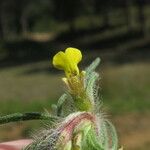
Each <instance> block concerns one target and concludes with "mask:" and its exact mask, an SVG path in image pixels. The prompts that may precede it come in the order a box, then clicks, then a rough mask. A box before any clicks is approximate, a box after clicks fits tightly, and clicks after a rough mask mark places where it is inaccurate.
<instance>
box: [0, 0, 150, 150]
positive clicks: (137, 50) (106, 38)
mask: <svg viewBox="0 0 150 150" xmlns="http://www.w3.org/2000/svg"><path fill="white" fill-rule="evenodd" d="M70 46H71V47H76V48H79V49H80V50H82V52H83V62H82V63H81V68H84V67H86V66H87V65H88V64H90V62H91V61H92V60H93V59H95V58H96V57H100V58H101V60H102V61H101V62H102V63H101V65H100V67H99V68H98V72H100V74H101V78H102V79H101V80H100V99H102V100H103V103H104V106H103V107H104V111H105V112H106V113H108V114H110V116H108V118H111V119H112V120H113V122H114V124H115V125H116V127H117V130H118V133H119V137H120V140H121V143H122V145H125V146H124V147H125V148H127V149H134V150H147V149H148V147H150V140H149V139H150V120H149V118H150V78H149V77H150V69H149V68H150V1H149V0H124V1H122V0H75V1H71V0H13V1H12V0H0V115H4V114H8V113H13V112H26V111H44V109H47V110H49V111H51V104H52V103H55V102H56V101H57V99H58V98H59V96H60V95H61V94H62V93H63V91H64V90H65V88H64V86H63V83H62V81H61V78H62V76H64V74H61V72H58V71H57V70H55V69H53V66H52V64H51V60H52V57H53V55H54V54H55V53H56V52H57V51H59V50H64V49H65V48H67V47H70ZM39 124H40V123H39V122H27V123H17V124H9V125H7V126H1V127H0V141H4V140H12V139H18V138H24V137H29V135H30V132H31V130H32V129H35V128H38V127H39V126H40V125H39Z"/></svg>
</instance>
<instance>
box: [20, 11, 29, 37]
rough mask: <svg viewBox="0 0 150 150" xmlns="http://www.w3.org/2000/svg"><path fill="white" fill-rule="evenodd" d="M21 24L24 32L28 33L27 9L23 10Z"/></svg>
mask: <svg viewBox="0 0 150 150" xmlns="http://www.w3.org/2000/svg"><path fill="white" fill-rule="evenodd" d="M20 24H21V27H22V34H23V35H26V34H27V32H28V12H27V11H26V9H25V10H23V11H22V15H21V19H20Z"/></svg>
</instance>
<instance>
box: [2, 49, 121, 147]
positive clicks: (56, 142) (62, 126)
mask: <svg viewBox="0 0 150 150" xmlns="http://www.w3.org/2000/svg"><path fill="white" fill-rule="evenodd" d="M81 60H82V54H81V51H80V50H78V49H76V48H71V47H70V48H67V49H66V50H65V52H62V51H60V52H58V53H57V54H56V55H55V56H54V57H53V62H52V63H53V65H54V67H55V68H57V69H61V70H64V72H65V75H66V77H64V78H62V80H63V82H64V83H65V86H66V92H65V94H63V95H62V96H61V97H60V98H59V100H58V102H57V105H53V106H52V109H53V114H52V115H50V114H49V113H42V114H41V113H25V114H18V113H17V114H12V115H8V116H4V117H1V118H0V123H7V122H11V121H18V120H30V119H41V120H49V121H50V122H52V125H49V126H48V127H46V128H45V129H43V130H42V131H40V132H39V133H38V134H37V135H36V136H35V138H34V140H33V142H32V143H31V144H30V145H28V146H27V147H26V148H25V150H118V138H117V134H116V130H115V128H114V126H113V125H112V123H110V121H108V120H107V119H106V118H105V117H104V115H103V112H102V111H101V107H102V106H101V101H100V100H99V95H98V94H99V93H98V89H99V88H98V81H99V74H98V73H97V72H95V69H96V67H97V66H98V64H99V62H100V59H99V58H97V59H96V60H95V61H93V63H92V64H91V65H90V66H89V67H87V68H86V69H85V71H81V70H80V69H79V68H78V63H79V62H80V61H81Z"/></svg>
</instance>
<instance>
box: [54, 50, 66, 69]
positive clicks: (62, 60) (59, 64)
mask: <svg viewBox="0 0 150 150" xmlns="http://www.w3.org/2000/svg"><path fill="white" fill-rule="evenodd" d="M67 63H68V62H67V58H66V55H65V53H64V52H62V51H60V52H58V53H57V54H56V55H55V56H54V57H53V65H54V66H55V67H56V68H57V69H61V70H65V69H66V64H67Z"/></svg>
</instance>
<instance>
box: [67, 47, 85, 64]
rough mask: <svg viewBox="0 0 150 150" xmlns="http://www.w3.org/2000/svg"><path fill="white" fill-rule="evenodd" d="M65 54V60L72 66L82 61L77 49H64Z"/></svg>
mask: <svg viewBox="0 0 150 150" xmlns="http://www.w3.org/2000/svg"><path fill="white" fill-rule="evenodd" d="M65 54H66V56H67V58H68V59H69V60H70V61H72V62H73V63H74V64H76V65H77V64H78V63H79V62H80V61H81V59H82V54H81V51H80V50H78V49H77V48H72V47H69V48H67V49H66V51H65Z"/></svg>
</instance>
